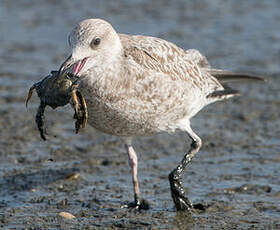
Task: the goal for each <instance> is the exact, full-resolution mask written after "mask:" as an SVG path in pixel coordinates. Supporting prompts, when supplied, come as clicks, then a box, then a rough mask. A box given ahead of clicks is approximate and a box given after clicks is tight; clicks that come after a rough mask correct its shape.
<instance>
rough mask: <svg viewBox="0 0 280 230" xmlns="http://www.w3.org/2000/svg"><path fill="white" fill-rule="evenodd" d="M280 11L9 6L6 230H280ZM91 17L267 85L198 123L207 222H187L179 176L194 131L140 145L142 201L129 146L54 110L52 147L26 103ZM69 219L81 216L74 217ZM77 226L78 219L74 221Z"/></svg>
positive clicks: (0, 160) (244, 6)
mask: <svg viewBox="0 0 280 230" xmlns="http://www.w3.org/2000/svg"><path fill="white" fill-rule="evenodd" d="M279 7H280V5H279V1H277V0H271V1H241V0H240V1H239V0H238V1H232V2H229V1H219V0H214V1H206V0H204V1H202V0H199V1H174V2H172V3H171V1H112V2H109V1H108V2H105V1H104V2H102V1H96V2H92V1H82V2H78V1H68V0H67V1H66V0H62V1H52V0H48V1H41V0H39V1H33V0H32V1H23V0H22V1H21V0H20V1H10V0H9V1H8V0H7V1H6V0H4V1H1V3H0V19H1V20H0V31H1V33H0V41H1V45H0V60H1V61H0V95H1V96H0V127H1V129H0V136H1V138H0V229H280V170H279V169H280V142H279V138H280V122H279V117H280V90H279V88H280V30H279V19H280V15H279ZM89 17H101V18H104V19H107V20H109V21H111V22H112V24H113V25H114V26H115V28H116V29H117V30H118V31H120V32H124V33H133V34H137V33H141V34H149V35H152V36H159V37H162V38H164V39H167V40H171V41H173V42H175V43H177V44H178V45H180V46H182V47H184V48H186V49H187V48H197V49H199V50H200V51H201V52H202V53H203V54H205V55H206V56H207V57H208V58H209V61H210V63H211V64H212V65H214V66H216V67H223V68H226V69H229V70H239V71H243V72H250V73H259V74H262V75H264V76H267V79H268V81H267V82H266V83H265V84H245V85H240V84H234V85H233V87H234V88H237V89H239V90H240V91H241V93H242V94H243V96H241V97H237V98H234V99H230V100H228V101H224V102H219V103H216V104H213V105H210V106H208V107H207V108H205V109H204V110H203V111H202V112H200V113H199V114H198V115H197V116H196V117H195V118H194V119H193V120H192V124H193V129H194V130H195V131H196V132H197V133H198V134H199V135H200V137H201V138H202V141H203V147H202V149H201V150H200V152H199V153H198V154H197V155H196V157H195V158H194V160H193V161H192V162H191V164H190V165H189V167H188V168H187V171H186V173H185V177H184V179H183V185H184V187H185V188H186V192H187V195H188V197H189V199H190V200H191V201H193V203H194V204H195V207H196V208H197V211H196V213H193V214H191V215H190V214H188V213H176V211H175V209H174V206H173V202H172V198H171V196H170V191H169V182H168V174H169V172H170V171H171V170H172V169H173V168H174V167H175V166H176V165H177V163H178V162H179V161H180V160H181V157H182V156H183V153H184V152H185V151H187V149H188V148H189V145H190V140H189V139H188V137H187V136H186V135H185V134H183V133H176V134H175V135H174V136H170V135H168V134H161V135H158V136H155V137H142V138H137V139H136V140H135V141H134V145H135V150H136V151H137V153H138V159H139V181H140V189H141V194H142V197H143V198H145V199H146V200H147V201H148V202H149V204H150V209H149V210H143V211H141V212H135V211H133V210H128V209H123V208H121V206H122V205H123V204H126V203H129V202H130V201H132V200H133V192H132V182H131V176H130V170H129V167H128V163H127V156H126V153H125V150H124V146H123V144H122V143H121V141H120V140H119V139H118V138H117V137H113V136H108V135H104V134H102V133H100V132H98V131H96V130H94V129H93V128H91V127H90V126H87V127H86V128H85V129H82V130H80V132H79V134H78V135H76V134H75V129H74V122H75V121H74V120H73V118H72V117H73V110H72V108H71V107H70V106H66V107H63V108H57V109H56V110H52V109H50V108H46V111H45V117H46V125H47V131H48V140H47V141H42V140H41V139H40V135H39V133H38V130H37V127H36V123H35V120H34V116H35V114H36V110H37V107H38V105H39V103H40V100H39V99H38V97H32V98H31V100H30V102H29V108H28V110H27V109H26V108H25V98H26V96H27V92H28V89H29V88H30V87H31V86H32V85H33V83H34V82H38V81H39V80H40V79H42V78H43V77H44V76H46V75H47V74H48V73H49V72H50V70H52V69H57V68H58V67H59V66H60V64H61V63H62V61H63V60H65V58H66V57H67V55H68V52H69V49H68V47H67V42H66V41H67V40H66V39H67V35H68V33H69V32H70V30H71V28H72V27H73V25H74V24H75V23H76V22H78V21H80V20H82V19H84V18H89ZM63 212H66V213H70V214H72V215H74V217H75V218H71V216H70V215H67V214H65V213H63ZM67 216H68V217H67Z"/></svg>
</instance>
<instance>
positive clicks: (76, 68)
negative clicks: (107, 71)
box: [58, 55, 88, 75]
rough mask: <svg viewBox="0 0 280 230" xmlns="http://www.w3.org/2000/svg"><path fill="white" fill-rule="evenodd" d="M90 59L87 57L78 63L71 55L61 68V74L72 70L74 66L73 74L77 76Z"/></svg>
mask: <svg viewBox="0 0 280 230" xmlns="http://www.w3.org/2000/svg"><path fill="white" fill-rule="evenodd" d="M87 59H88V57H85V58H84V59H82V60H78V61H76V60H75V59H74V58H73V56H72V55H70V56H69V57H68V58H67V59H66V60H65V62H63V63H62V65H61V66H60V68H59V71H58V72H59V74H60V73H63V72H65V71H66V70H68V69H69V68H71V67H72V66H73V69H72V71H71V72H73V74H74V75H77V74H78V73H79V72H80V71H81V70H82V68H83V67H84V65H85V63H86V61H87Z"/></svg>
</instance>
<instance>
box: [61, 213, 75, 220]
mask: <svg viewBox="0 0 280 230" xmlns="http://www.w3.org/2000/svg"><path fill="white" fill-rule="evenodd" d="M59 215H60V216H61V217H63V218H65V219H68V220H71V219H74V218H76V217H75V216H74V215H72V214H71V213H69V212H60V213H59Z"/></svg>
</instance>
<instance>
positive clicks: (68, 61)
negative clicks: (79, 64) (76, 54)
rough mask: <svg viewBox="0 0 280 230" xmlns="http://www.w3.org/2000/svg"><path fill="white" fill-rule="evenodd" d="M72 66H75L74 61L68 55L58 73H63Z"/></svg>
mask: <svg viewBox="0 0 280 230" xmlns="http://www.w3.org/2000/svg"><path fill="white" fill-rule="evenodd" d="M73 64H75V60H74V58H73V57H72V55H70V56H69V57H68V58H67V59H66V60H65V61H64V62H63V63H62V65H61V66H60V68H59V71H58V73H59V74H60V73H63V72H65V71H66V70H67V69H69V68H70V67H71V66H72V65H73Z"/></svg>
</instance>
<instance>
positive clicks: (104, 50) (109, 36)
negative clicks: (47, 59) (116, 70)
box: [60, 19, 122, 75]
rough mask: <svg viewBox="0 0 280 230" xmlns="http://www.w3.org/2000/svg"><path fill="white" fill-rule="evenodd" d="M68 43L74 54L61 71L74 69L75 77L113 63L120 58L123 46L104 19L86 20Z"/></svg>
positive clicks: (73, 31)
mask: <svg viewBox="0 0 280 230" xmlns="http://www.w3.org/2000/svg"><path fill="white" fill-rule="evenodd" d="M68 42H69V45H70V47H71V50H72V53H71V55H70V56H69V57H68V58H67V60H66V61H65V62H64V63H63V64H62V65H61V67H60V71H64V70H66V69H69V68H70V67H71V68H72V72H73V74H74V75H82V73H84V72H86V71H87V70H88V69H90V68H94V67H96V66H100V65H104V64H106V63H110V62H112V61H113V60H114V59H115V58H117V57H119V55H120V54H121V50H122V45H121V42H120V39H119V36H118V34H117V33H116V31H115V30H114V29H113V27H112V26H111V25H110V23H108V22H106V21H104V20H102V19H86V20H84V21H82V22H80V23H79V24H78V25H77V26H76V27H75V28H74V29H73V30H72V32H71V33H70V35H69V37H68Z"/></svg>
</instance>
